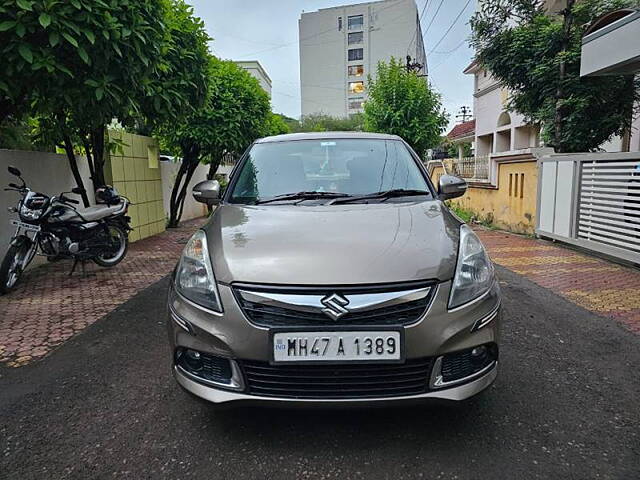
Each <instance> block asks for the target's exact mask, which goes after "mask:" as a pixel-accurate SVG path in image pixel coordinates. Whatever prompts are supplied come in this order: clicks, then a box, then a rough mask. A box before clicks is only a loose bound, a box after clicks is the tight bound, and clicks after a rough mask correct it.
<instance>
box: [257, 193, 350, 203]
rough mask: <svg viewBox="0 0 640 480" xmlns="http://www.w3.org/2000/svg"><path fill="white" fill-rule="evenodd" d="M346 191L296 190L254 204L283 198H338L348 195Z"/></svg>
mask: <svg viewBox="0 0 640 480" xmlns="http://www.w3.org/2000/svg"><path fill="white" fill-rule="evenodd" d="M348 196H349V195H348V194H346V193H339V192H296V193H283V194H281V195H276V196H275V197H271V198H266V199H264V200H256V205H261V204H263V203H271V202H278V201H283V200H313V199H316V198H335V199H336V200H337V199H338V198H342V197H348Z"/></svg>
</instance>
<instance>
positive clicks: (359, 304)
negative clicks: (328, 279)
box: [238, 287, 431, 313]
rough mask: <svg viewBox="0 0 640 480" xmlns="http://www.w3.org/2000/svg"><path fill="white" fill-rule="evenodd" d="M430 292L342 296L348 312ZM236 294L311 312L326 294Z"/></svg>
mask: <svg viewBox="0 0 640 480" xmlns="http://www.w3.org/2000/svg"><path fill="white" fill-rule="evenodd" d="M430 292H431V287H424V288H416V289H414V290H407V291H399V292H383V293H360V294H346V295H344V297H345V298H346V299H347V300H349V304H348V309H349V312H353V313H356V312H366V311H369V310H375V309H378V308H383V307H390V306H393V305H399V304H402V303H406V302H412V301H414V300H420V299H422V298H425V297H426V296H428V295H429V293H430ZM238 294H239V295H240V296H241V297H242V298H243V299H244V300H247V301H249V302H252V303H258V304H261V305H269V306H272V307H280V308H286V309H288V310H295V311H300V312H313V313H316V312H319V311H322V309H323V308H324V304H323V303H322V299H323V298H324V297H325V296H326V295H305V294H294V293H269V292H250V291H247V290H238Z"/></svg>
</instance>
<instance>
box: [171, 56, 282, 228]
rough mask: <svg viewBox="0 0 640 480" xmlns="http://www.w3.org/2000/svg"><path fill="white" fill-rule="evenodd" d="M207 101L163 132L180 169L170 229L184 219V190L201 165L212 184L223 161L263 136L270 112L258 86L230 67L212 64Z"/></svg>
mask: <svg viewBox="0 0 640 480" xmlns="http://www.w3.org/2000/svg"><path fill="white" fill-rule="evenodd" d="M208 91H209V95H208V100H207V102H206V103H205V105H204V106H203V107H202V108H200V109H199V110H197V111H195V112H193V113H191V114H189V115H186V116H185V117H184V118H183V119H181V121H180V122H179V123H177V124H176V125H174V127H173V128H172V129H171V130H170V131H167V132H166V136H165V138H164V141H163V142H164V144H165V145H167V146H168V148H169V149H170V150H171V151H173V152H174V153H175V154H176V155H178V156H181V157H182V163H181V167H180V170H179V172H178V176H177V178H176V182H175V183H174V186H173V189H172V192H171V199H170V209H169V222H168V226H169V227H176V226H178V223H179V221H180V218H181V216H182V209H183V207H184V201H185V198H186V196H187V187H188V184H189V182H190V180H191V178H192V177H193V174H194V172H195V170H196V168H197V166H198V164H199V163H200V162H204V163H208V164H209V172H208V175H207V178H208V179H210V180H211V179H213V178H215V174H216V171H217V170H218V167H219V166H220V163H221V162H222V160H223V158H224V156H225V155H232V156H238V155H239V154H241V153H242V152H243V151H244V150H245V149H246V148H247V147H248V146H249V145H250V144H251V142H253V141H254V140H255V139H256V138H259V137H260V136H262V135H263V133H264V132H265V124H266V123H267V122H269V121H270V120H271V119H270V114H271V109H270V106H269V96H268V95H267V93H266V92H265V91H264V90H263V89H262V88H261V87H260V84H259V83H258V80H256V79H255V78H253V77H252V76H251V75H250V74H249V73H248V72H246V71H245V70H243V69H242V68H240V67H239V66H238V65H236V64H235V63H234V62H231V61H222V60H219V59H217V58H215V57H212V58H211V61H210V66H209V74H208Z"/></svg>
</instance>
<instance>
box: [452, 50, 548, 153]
mask: <svg viewBox="0 0 640 480" xmlns="http://www.w3.org/2000/svg"><path fill="white" fill-rule="evenodd" d="M464 73H465V74H469V75H473V76H474V81H473V114H474V116H475V120H476V124H475V153H476V155H478V156H484V155H490V154H494V153H503V152H510V151H516V150H523V149H527V148H535V147H539V146H540V135H539V129H538V127H536V126H532V125H529V124H527V123H526V122H525V120H524V117H523V116H522V115H520V114H519V113H517V112H510V111H508V110H507V104H508V101H509V90H508V89H506V88H504V87H503V86H502V84H501V83H500V82H499V81H498V80H496V79H495V78H493V77H492V76H491V74H490V73H489V72H487V70H485V69H484V68H482V67H481V66H480V65H479V64H478V63H477V62H475V61H474V62H472V63H471V65H469V66H468V67H467V68H466V69H465V70H464Z"/></svg>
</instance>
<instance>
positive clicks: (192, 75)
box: [136, 0, 211, 135]
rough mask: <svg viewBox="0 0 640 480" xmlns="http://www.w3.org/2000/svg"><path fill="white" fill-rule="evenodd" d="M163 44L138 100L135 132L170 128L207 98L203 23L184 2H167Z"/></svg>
mask: <svg viewBox="0 0 640 480" xmlns="http://www.w3.org/2000/svg"><path fill="white" fill-rule="evenodd" d="M164 22H165V25H166V29H165V31H166V41H165V44H164V45H163V47H162V56H161V57H160V59H159V65H158V69H157V72H156V75H154V76H152V77H151V78H150V79H149V84H148V85H147V89H146V92H145V95H144V96H143V97H142V98H141V99H140V100H139V102H140V110H141V113H142V117H141V118H137V119H136V121H137V125H136V132H137V133H139V134H141V135H152V134H153V132H154V131H157V130H162V129H167V128H168V129H171V128H173V125H174V123H175V122H176V120H177V119H182V118H184V117H185V116H186V115H189V114H190V113H192V112H195V111H196V110H198V109H199V108H200V107H202V106H203V105H204V103H205V102H206V99H207V94H208V91H207V88H208V83H207V81H208V75H209V62H210V53H209V47H208V42H209V41H210V40H211V38H210V37H209V35H208V34H207V32H206V29H205V25H204V22H203V21H202V20H201V19H200V18H199V17H196V16H195V15H194V12H193V7H191V6H190V5H188V4H187V3H185V2H184V0H170V4H169V8H168V9H167V13H166V16H165V20H164Z"/></svg>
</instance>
